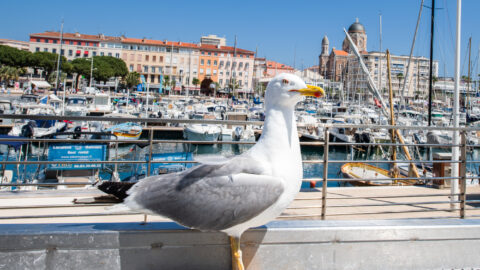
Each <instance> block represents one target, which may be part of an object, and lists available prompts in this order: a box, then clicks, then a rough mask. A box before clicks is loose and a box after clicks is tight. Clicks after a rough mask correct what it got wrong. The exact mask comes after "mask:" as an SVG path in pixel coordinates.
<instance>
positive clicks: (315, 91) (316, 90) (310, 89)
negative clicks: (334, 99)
mask: <svg viewBox="0 0 480 270" xmlns="http://www.w3.org/2000/svg"><path fill="white" fill-rule="evenodd" d="M290 92H299V93H300V94H301V95H303V96H307V97H316V98H320V97H324V96H325V91H324V90H323V89H322V88H321V87H318V86H313V85H308V84H307V88H303V89H298V90H296V89H294V90H290Z"/></svg>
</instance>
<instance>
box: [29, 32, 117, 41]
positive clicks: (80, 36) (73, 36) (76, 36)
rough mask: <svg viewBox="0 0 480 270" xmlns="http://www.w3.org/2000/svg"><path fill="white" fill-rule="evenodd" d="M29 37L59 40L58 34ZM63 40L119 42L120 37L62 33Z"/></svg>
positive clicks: (37, 34)
mask: <svg viewBox="0 0 480 270" xmlns="http://www.w3.org/2000/svg"><path fill="white" fill-rule="evenodd" d="M30 37H50V38H60V32H53V31H45V32H43V33H34V34H30ZM63 38H64V39H85V40H94V41H100V40H117V41H120V39H121V38H120V37H112V36H105V35H102V34H99V35H85V34H80V33H63Z"/></svg>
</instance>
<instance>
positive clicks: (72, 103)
mask: <svg viewBox="0 0 480 270" xmlns="http://www.w3.org/2000/svg"><path fill="white" fill-rule="evenodd" d="M65 103H66V104H65V115H67V116H86V115H87V109H86V108H87V99H86V98H85V97H68V98H67V100H66V101H65Z"/></svg>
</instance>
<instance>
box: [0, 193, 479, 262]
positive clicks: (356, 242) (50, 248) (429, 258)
mask: <svg viewBox="0 0 480 270" xmlns="http://www.w3.org/2000/svg"><path fill="white" fill-rule="evenodd" d="M468 194H471V195H472V196H477V199H478V197H480V188H478V187H472V188H469V190H468ZM99 195H101V193H100V192H99V191H97V190H95V189H90V190H73V189H71V190H68V189H67V190H39V191H21V192H5V191H3V192H0V242H1V243H2V245H0V268H2V269H105V270H107V269H108V270H111V269H118V270H120V269H200V270H202V269H230V264H231V258H230V245H229V242H228V238H227V236H226V235H225V234H223V233H220V232H199V231H197V230H191V229H187V228H184V227H182V226H180V225H178V224H176V223H173V222H171V221H170V220H168V219H164V218H161V217H156V216H150V215H149V216H148V218H147V223H143V218H144V216H143V215H140V214H122V215H110V214H108V213H107V212H106V210H105V208H106V207H107V206H108V205H106V204H102V205H83V206H75V205H74V204H73V203H72V201H73V200H74V199H77V200H82V199H83V200H87V201H88V199H91V198H92V197H95V196H99ZM320 195H321V193H320V192H319V190H318V189H315V190H311V191H309V192H307V191H302V192H300V193H299V194H298V196H297V198H296V200H295V201H294V202H293V203H292V205H290V207H289V208H288V209H287V210H286V211H285V212H284V213H283V214H282V215H281V216H280V217H279V218H277V219H276V220H274V221H272V222H270V223H268V224H266V225H265V226H261V227H259V228H252V229H250V230H248V231H247V232H245V233H244V234H243V236H242V243H243V244H242V250H243V258H244V263H245V267H246V269H248V270H254V269H299V270H300V269H394V270H395V269H477V268H478V266H479V265H480V257H479V256H478V250H479V249H480V219H479V218H478V216H479V215H478V214H479V213H480V211H479V210H480V208H479V206H480V205H479V204H472V205H468V206H467V207H468V209H467V213H468V215H469V217H468V218H467V219H459V218H458V211H450V208H449V203H448V201H449V191H448V190H438V189H434V188H426V187H413V186H411V187H405V186H403V187H352V188H329V191H328V208H327V216H326V220H321V219H320V215H319V213H320V207H319V202H320V200H319V198H320V197H321V196H320ZM401 196H413V197H403V198H399V197H401ZM435 201H445V203H444V204H434V205H432V204H431V203H432V202H435ZM359 205H366V206H359ZM368 205H370V206H368ZM30 206H35V207H30ZM42 207H43V208H42ZM419 210H431V211H419ZM12 216H16V217H23V218H9V217H12ZM42 216H43V217H42Z"/></svg>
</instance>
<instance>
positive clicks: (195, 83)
mask: <svg viewBox="0 0 480 270" xmlns="http://www.w3.org/2000/svg"><path fill="white" fill-rule="evenodd" d="M192 84H193V85H195V89H197V85H199V84H200V80H199V79H198V78H193V79H192Z"/></svg>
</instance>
